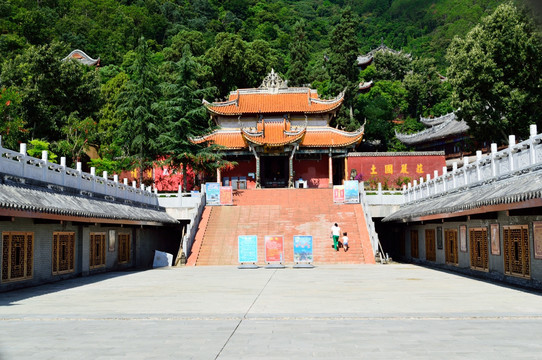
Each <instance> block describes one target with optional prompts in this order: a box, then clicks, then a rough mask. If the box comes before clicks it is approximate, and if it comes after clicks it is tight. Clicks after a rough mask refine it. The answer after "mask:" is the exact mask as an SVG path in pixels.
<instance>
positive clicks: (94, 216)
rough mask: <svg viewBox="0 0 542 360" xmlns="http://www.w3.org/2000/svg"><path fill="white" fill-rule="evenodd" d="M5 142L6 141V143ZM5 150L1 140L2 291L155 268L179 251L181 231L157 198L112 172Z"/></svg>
mask: <svg viewBox="0 0 542 360" xmlns="http://www.w3.org/2000/svg"><path fill="white" fill-rule="evenodd" d="M0 140H1V138H0ZM62 160H63V161H61V164H60V165H59V164H53V163H51V162H49V161H47V152H44V155H43V157H42V159H37V158H33V157H30V156H27V155H26V146H25V144H21V149H20V151H19V152H16V151H12V150H9V149H5V148H3V147H2V146H1V142H0V234H1V236H2V241H1V243H0V247H1V253H2V256H1V258H0V268H1V276H0V292H3V291H7V290H11V289H15V288H21V287H27V286H33V285H39V284H42V283H46V282H53V281H58V280H62V279H66V278H70V277H76V276H82V275H83V276H84V275H90V274H93V273H99V272H104V271H111V270H123V269H129V268H134V267H139V268H141V267H143V268H146V267H151V266H152V263H153V258H154V250H162V251H167V252H170V253H174V254H176V253H177V250H178V249H179V243H180V237H181V228H180V224H179V223H178V221H177V220H175V219H174V218H172V217H171V216H169V215H168V214H166V212H165V209H164V208H161V207H160V206H159V205H158V199H157V196H156V195H155V194H153V193H151V192H150V191H148V190H146V189H137V188H135V187H133V186H129V185H128V184H127V182H124V183H119V182H118V178H117V177H116V176H115V177H114V179H109V178H108V176H107V174H105V173H104V174H103V175H104V176H97V175H95V174H94V171H91V173H90V174H89V173H85V172H83V171H81V164H80V163H79V164H78V166H77V169H71V168H68V167H66V166H65V159H62Z"/></svg>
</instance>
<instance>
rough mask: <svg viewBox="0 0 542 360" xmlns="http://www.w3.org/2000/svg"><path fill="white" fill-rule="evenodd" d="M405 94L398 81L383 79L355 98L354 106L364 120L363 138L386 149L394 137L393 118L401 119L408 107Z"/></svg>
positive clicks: (383, 149)
mask: <svg viewBox="0 0 542 360" xmlns="http://www.w3.org/2000/svg"><path fill="white" fill-rule="evenodd" d="M406 96H407V92H406V90H405V88H404V87H403V84H402V83H401V82H400V81H388V80H383V81H379V82H377V83H375V85H374V86H373V87H372V88H371V90H370V91H369V92H368V93H365V94H361V95H360V96H359V97H358V98H357V104H356V107H357V108H359V109H360V114H361V116H363V117H364V118H365V120H366V125H365V139H367V140H371V141H377V142H378V143H380V147H379V148H380V149H381V150H382V151H386V150H388V148H389V147H390V144H392V142H393V139H394V137H395V134H394V131H393V129H394V124H393V120H397V119H401V118H402V116H403V114H405V112H406V110H407V108H408V103H407V101H406Z"/></svg>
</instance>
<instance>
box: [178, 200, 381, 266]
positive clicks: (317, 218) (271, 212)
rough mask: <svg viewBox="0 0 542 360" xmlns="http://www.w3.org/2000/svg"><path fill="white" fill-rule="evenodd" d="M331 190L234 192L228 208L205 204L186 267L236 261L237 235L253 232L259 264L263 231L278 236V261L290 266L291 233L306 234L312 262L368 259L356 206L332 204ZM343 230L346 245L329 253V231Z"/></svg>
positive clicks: (368, 249)
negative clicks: (281, 257)
mask: <svg viewBox="0 0 542 360" xmlns="http://www.w3.org/2000/svg"><path fill="white" fill-rule="evenodd" d="M332 196H333V193H332V190H331V189H260V190H237V191H234V194H233V199H234V200H233V206H207V207H206V208H205V210H204V212H203V215H202V219H201V222H200V226H199V229H198V232H197V234H196V238H195V241H194V246H193V247H192V253H191V254H190V257H189V258H188V261H187V265H188V266H194V265H197V266H200V265H237V264H238V254H237V237H238V236H239V235H257V236H258V263H259V264H260V265H264V264H265V262H264V260H265V250H264V237H265V235H284V263H285V264H293V236H294V235H312V237H313V257H314V262H313V263H314V264H315V265H318V264H363V263H374V262H375V260H374V256H373V252H372V248H371V244H370V241H369V234H368V231H367V226H366V223H365V219H364V216H363V210H362V208H361V205H359V204H344V205H337V204H334V203H333V197H332ZM334 222H337V223H338V224H339V226H340V228H341V232H345V231H346V232H348V238H349V245H350V249H349V250H348V251H347V252H345V251H344V249H342V248H341V249H339V251H335V250H334V249H333V248H332V247H331V245H332V243H333V241H332V240H331V239H330V229H331V226H332V225H333V223H334Z"/></svg>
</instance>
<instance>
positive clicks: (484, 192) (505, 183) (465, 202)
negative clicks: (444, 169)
mask: <svg viewBox="0 0 542 360" xmlns="http://www.w3.org/2000/svg"><path fill="white" fill-rule="evenodd" d="M541 198H542V165H540V164H539V165H536V166H533V167H531V168H527V169H523V170H520V171H517V172H514V173H510V174H507V175H506V176H501V177H498V178H495V179H492V180H490V181H486V182H477V183H474V184H472V185H467V186H463V187H461V188H458V189H454V190H451V191H448V192H444V193H440V194H438V195H434V196H431V197H427V198H424V199H421V200H417V201H413V202H409V203H407V204H404V205H403V206H401V208H400V209H399V210H398V211H396V212H395V213H393V214H391V215H389V216H387V217H385V218H384V219H383V221H405V222H406V221H414V220H415V219H416V218H420V217H423V216H429V215H439V214H453V213H458V214H459V213H461V212H464V211H469V210H476V209H478V208H481V207H485V206H494V205H502V204H513V203H521V202H525V201H528V200H532V199H541Z"/></svg>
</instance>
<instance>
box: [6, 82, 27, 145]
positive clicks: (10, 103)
mask: <svg viewBox="0 0 542 360" xmlns="http://www.w3.org/2000/svg"><path fill="white" fill-rule="evenodd" d="M20 104H21V96H20V95H19V94H18V93H17V92H16V91H15V90H13V89H12V88H2V92H1V93H0V119H1V120H0V136H2V141H1V143H0V145H1V146H2V147H4V148H7V149H14V150H16V149H17V147H18V143H20V142H24V141H25V140H26V137H27V130H26V129H25V123H24V121H23V120H22V119H21V117H20V116H19V115H18V113H17V107H19V106H20Z"/></svg>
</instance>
